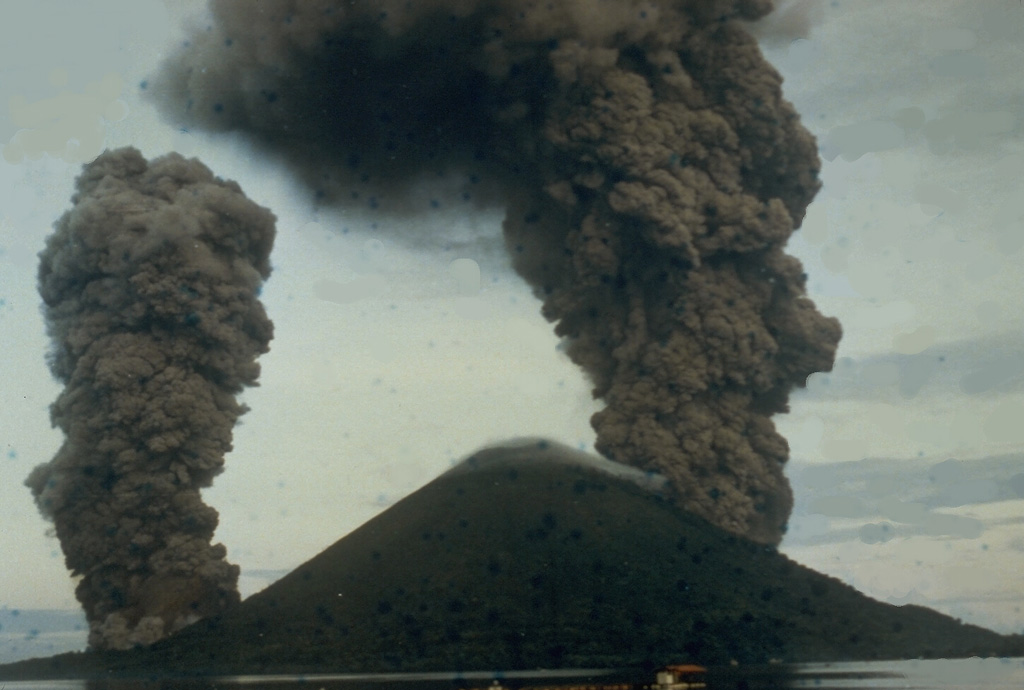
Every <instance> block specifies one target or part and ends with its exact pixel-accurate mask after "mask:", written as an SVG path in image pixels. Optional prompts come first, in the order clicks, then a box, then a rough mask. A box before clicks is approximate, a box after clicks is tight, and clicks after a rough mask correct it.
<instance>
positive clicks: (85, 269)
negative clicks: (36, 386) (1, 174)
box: [26, 148, 275, 649]
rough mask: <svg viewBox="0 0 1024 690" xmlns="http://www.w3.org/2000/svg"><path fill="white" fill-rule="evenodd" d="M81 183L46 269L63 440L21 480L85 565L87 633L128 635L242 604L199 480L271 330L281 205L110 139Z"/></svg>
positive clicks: (251, 380) (144, 636)
mask: <svg viewBox="0 0 1024 690" xmlns="http://www.w3.org/2000/svg"><path fill="white" fill-rule="evenodd" d="M76 189H77V191H76V193H75V195H74V196H73V197H72V201H73V203H74V206H73V208H72V209H71V210H70V211H68V212H67V213H65V214H64V216H63V217H61V218H60V220H59V221H58V222H57V223H56V224H55V232H54V233H53V234H52V235H50V236H49V237H48V238H47V241H46V248H45V250H43V251H42V252H41V253H40V262H41V263H40V267H39V292H40V295H41V296H42V298H43V302H44V313H45V316H46V321H47V329H48V332H49V335H50V337H51V338H52V341H53V349H52V351H51V353H50V358H49V363H50V368H51V370H52V372H53V374H54V375H55V376H56V377H57V378H58V379H59V380H60V381H61V382H63V383H64V384H65V388H64V390H63V392H62V393H61V394H60V396H59V397H58V398H57V401H56V402H54V403H53V405H52V406H51V410H50V412H51V418H52V421H53V424H54V426H58V427H60V429H61V430H62V431H63V432H64V434H65V437H66V438H65V441H64V444H63V445H62V446H61V448H60V450H59V451H58V452H57V454H56V456H55V457H54V458H53V459H52V460H51V461H50V462H49V463H47V464H44V465H40V466H38V467H36V468H35V470H33V472H32V473H31V475H30V476H29V478H28V480H27V481H26V484H27V485H28V486H29V487H30V488H31V489H32V492H33V494H34V495H35V498H36V502H37V504H38V506H39V508H40V510H41V511H42V512H43V514H44V515H45V516H47V517H48V518H50V519H51V520H53V523H54V527H55V531H56V534H57V537H58V538H59V539H60V544H61V548H62V549H63V551H64V556H65V561H66V563H67V566H68V568H69V569H70V570H71V571H72V573H73V574H74V575H76V576H77V577H79V578H80V581H79V583H78V586H77V588H76V595H77V597H78V600H79V601H80V602H81V604H82V606H83V608H84V609H85V613H86V617H87V619H88V621H89V627H90V631H89V645H90V647H92V648H94V649H122V648H127V647H131V646H133V645H136V644H149V643H151V642H154V641H155V640H157V639H159V638H161V637H163V636H165V635H166V634H168V633H170V632H172V631H174V630H176V629H178V628H181V627H183V626H185V625H187V624H189V623H191V622H193V621H195V620H197V619H199V618H202V617H205V616H208V615H210V614H213V613H217V612H220V611H222V610H223V609H224V608H226V607H228V606H230V605H231V604H233V603H235V602H237V601H238V600H239V595H238V588H237V582H238V566H235V565H232V564H230V563H228V562H227V560H226V558H225V557H226V550H225V548H224V546H223V545H221V544H211V540H212V537H213V532H214V528H215V527H216V526H217V511H216V510H214V509H213V508H211V507H210V506H208V505H205V504H204V503H203V501H202V498H201V497H200V489H201V488H203V487H207V486H210V484H211V482H212V480H213V478H214V477H215V476H216V475H217V474H219V473H220V472H221V470H222V469H223V464H224V454H225V453H227V452H228V451H230V450H231V431H232V428H233V427H234V425H235V422H236V420H237V419H238V417H239V415H241V414H242V413H244V412H245V411H246V408H245V406H244V405H241V404H239V403H238V402H237V401H236V400H235V395H236V394H237V393H239V392H240V391H241V390H242V388H243V387H244V386H252V385H255V384H256V378H257V377H258V375H259V365H258V364H257V363H256V358H257V357H258V356H259V355H260V354H262V353H264V352H267V350H268V343H269V341H270V339H271V337H272V333H273V325H272V324H271V322H270V320H269V319H268V318H267V315H266V313H265V312H264V310H263V306H262V305H261V304H260V302H259V300H258V299H257V295H258V292H259V288H260V284H261V283H262V281H263V280H264V279H265V278H266V277H267V276H268V275H269V274H270V263H269V260H268V257H269V254H270V249H271V246H272V245H273V241H274V221H275V218H274V216H273V214H271V213H270V212H269V211H267V210H266V209H264V208H261V207H259V206H257V205H256V204H254V203H253V202H251V201H249V200H248V199H247V198H246V197H245V195H244V194H243V193H242V191H241V189H240V188H239V186H238V185H237V184H235V183H234V182H228V181H223V180H220V179H218V178H215V177H214V176H213V175H212V174H211V172H210V170H209V169H207V168H206V167H205V166H204V165H202V164H201V163H200V162H199V161H198V160H196V159H192V160H186V159H184V158H182V157H181V156H179V155H177V154H170V155H167V156H164V157H162V158H158V159H156V160H154V161H151V162H147V161H146V160H145V159H144V158H143V157H142V155H141V154H140V153H139V152H138V151H136V150H135V149H132V148H125V149H120V150H116V151H108V152H106V153H104V154H102V155H101V156H99V157H98V158H97V159H96V160H95V161H93V162H92V163H90V164H88V165H86V166H85V168H84V170H83V172H82V174H81V175H80V176H79V178H78V180H77V185H76Z"/></svg>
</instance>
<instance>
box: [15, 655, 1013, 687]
mask: <svg viewBox="0 0 1024 690" xmlns="http://www.w3.org/2000/svg"><path fill="white" fill-rule="evenodd" d="M607 673H609V672H606V671H600V670H580V671H576V672H565V671H562V672H558V673H557V674H555V673H551V672H542V671H537V672H508V673H500V672H491V671H486V672H479V673H454V672H452V673H421V674H374V675H311V676H234V677H224V678H214V679H202V680H197V679H189V680H158V681H125V680H120V681H106V680H104V681H84V680H62V681H7V682H0V690H173V689H177V688H181V689H182V690H245V689H247V688H251V689H253V690H321V689H322V690H445V689H447V690H453V689H455V688H482V689H486V688H489V687H492V686H493V685H494V684H495V681H497V684H500V685H501V686H503V687H506V688H523V689H524V690H525V689H526V688H530V687H542V686H548V685H553V684H555V683H561V684H567V685H568V684H575V685H587V684H600V683H602V682H611V681H610V680H607V681H606V680H605V679H606V678H607V679H611V678H612V675H605V674H607ZM617 680H618V678H617ZM650 680H653V678H652V679H650ZM705 680H706V682H707V690H723V689H730V690H731V689H733V688H735V689H740V688H742V689H744V690H757V689H760V688H819V689H820V690H838V689H840V688H916V689H919V690H925V689H927V688H943V689H946V690H949V689H953V688H961V689H963V690H967V689H973V688H978V689H981V690H994V689H996V688H999V689H1006V690H1010V689H1011V688H1012V689H1013V690H1021V689H1022V688H1024V659H958V660H950V661H947V660H937V661H901V662H892V661H885V662H876V663H854V664H851V663H835V664H803V665H794V666H758V667H748V668H739V669H733V668H712V669H710V670H709V671H708V674H707V677H706V679H705ZM638 682H643V679H640V680H639V681H638Z"/></svg>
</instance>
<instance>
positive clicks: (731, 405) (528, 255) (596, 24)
mask: <svg viewBox="0 0 1024 690" xmlns="http://www.w3.org/2000/svg"><path fill="white" fill-rule="evenodd" d="M211 9H212V13H213V18H214V20H213V22H212V23H211V24H210V25H209V26H203V27H201V29H200V30H199V31H197V32H196V33H195V35H194V36H192V38H191V39H190V41H189V42H188V43H187V44H186V45H185V46H184V47H183V48H182V50H181V52H180V54H178V55H177V56H175V57H173V58H172V59H171V60H170V61H169V63H168V64H167V66H166V67H165V68H164V70H163V72H162V73H161V74H160V75H159V77H158V78H157V79H156V80H154V81H153V83H152V84H151V85H147V88H149V89H150V90H151V91H152V92H153V93H154V94H155V96H156V98H157V100H158V101H159V103H160V104H161V106H162V107H163V108H164V110H165V112H166V113H167V114H168V115H169V116H170V117H172V118H173V119H175V120H176V121H177V122H180V123H183V124H186V125H188V126H198V127H203V128H207V129H214V130H242V131H246V132H248V133H249V134H250V135H251V136H252V137H253V139H254V140H256V141H257V142H259V144H260V145H261V146H262V147H264V149H265V150H268V151H271V152H273V154H274V155H279V156H283V157H284V158H285V159H286V160H288V161H289V162H290V163H291V164H292V165H293V166H294V167H295V168H296V169H297V170H298V171H299V174H300V175H301V177H302V178H303V179H304V180H306V181H307V183H308V184H309V185H310V186H311V187H312V188H313V189H314V190H315V191H316V193H317V195H318V196H320V197H322V198H325V199H327V200H334V201H336V202H338V203H342V204H366V203H368V204H370V205H371V206H374V205H380V206H381V207H382V208H385V207H386V208H387V209H388V210H394V209H395V208H397V207H399V206H401V207H402V209H401V210H403V211H413V212H414V211H415V210H416V208H415V204H416V197H415V195H410V190H411V189H413V188H414V187H415V183H416V182H417V181H419V180H422V179H425V178H431V177H436V176H437V175H439V174H451V173H460V174H464V175H465V176H466V177H465V179H466V180H468V181H467V183H466V193H467V194H475V195H477V196H478V197H485V198H486V199H488V200H491V199H493V198H495V197H493V195H492V193H497V194H498V197H497V198H498V199H500V201H501V203H504V204H505V205H506V207H507V209H508V213H507V217H506V220H505V235H506V238H507V243H508V247H509V250H510V252H511V253H512V256H513V261H514V265H515V267H516V269H517V270H518V271H519V273H520V274H521V275H522V276H523V277H524V278H525V279H526V280H527V281H529V283H530V284H531V285H532V286H533V288H534V290H535V292H536V294H537V295H538V296H539V297H540V298H541V299H542V300H543V301H544V306H543V311H544V314H545V315H546V316H547V317H548V318H549V319H551V320H552V321H557V322H558V324H557V327H556V332H557V333H558V334H559V335H561V336H563V337H564V338H566V339H567V341H568V344H569V349H568V351H569V354H570V356H571V357H572V358H573V360H574V361H576V362H577V363H579V364H580V365H581V366H582V367H583V368H584V369H585V370H586V371H587V372H588V374H589V375H590V376H591V378H592V380H593V382H594V384H595V388H594V394H595V396H598V397H601V398H603V399H604V400H605V401H606V402H607V407H606V408H605V409H604V410H603V411H601V412H600V413H598V414H597V415H595V417H594V419H593V425H594V427H595V429H596V431H597V448H598V450H599V451H600V452H601V453H602V454H604V455H605V456H607V457H608V458H611V459H614V460H617V461H620V462H623V463H626V464H630V465H634V466H637V467H640V468H643V469H645V470H654V471H657V472H659V473H661V474H663V475H664V476H666V477H667V478H668V479H669V481H670V482H671V484H672V486H673V490H674V492H675V495H676V497H677V499H678V500H679V501H681V502H682V504H683V505H684V506H685V507H687V508H689V509H690V510H692V511H694V512H696V513H698V514H700V515H702V516H704V517H706V518H708V519H709V520H711V521H712V522H714V523H716V524H718V525H721V526H722V527H725V528H726V529H729V530H732V531H733V532H736V533H738V534H742V535H745V536H747V537H750V538H752V539H755V540H759V541H763V542H766V543H777V542H778V541H779V540H780V539H781V535H782V532H783V530H784V529H785V524H786V521H787V518H788V516H789V513H790V510H791V507H792V496H791V492H790V489H789V485H788V483H787V481H786V479H785V477H784V475H783V464H784V463H785V461H786V459H787V457H788V447H787V444H786V442H785V440H784V439H783V438H782V437H780V436H779V435H778V434H777V433H776V431H775V428H774V425H773V423H772V421H771V419H770V417H771V415H773V414H775V413H778V412H784V411H786V409H787V398H788V395H789V391H790V390H791V389H792V387H793V386H800V385H803V383H804V381H805V379H806V377H807V376H808V375H809V374H810V373H812V372H815V371H820V370H828V369H829V368H830V367H831V365H832V361H833V357H834V352H835V348H836V344H837V342H838V340H839V337H840V328H839V324H838V323H837V322H836V321H835V320H834V319H828V318H825V317H823V316H822V315H821V314H819V313H818V312H817V311H816V310H815V308H814V305H813V303H811V302H810V301H809V300H808V299H807V298H806V296H805V276H804V274H803V273H802V270H801V266H800V264H799V262H798V261H797V260H796V259H794V258H793V257H790V256H788V255H786V254H785V253H784V252H783V246H784V245H785V243H786V240H787V238H788V237H789V235H790V234H791V233H792V231H793V229H794V228H795V227H796V226H797V225H799V223H800V222H801V220H802V219H803V215H804V210H805V208H806V206H807V204H808V203H809V202H810V201H811V198H812V197H813V196H814V194H815V193H816V191H817V189H818V187H819V183H818V179H817V173H818V169H819V160H818V156H817V152H816V147H815V142H814V140H813V138H812V137H811V136H810V134H809V133H808V132H807V131H805V130H804V129H803V128H802V127H801V126H800V123H799V121H798V118H797V116H796V114H795V112H794V111H793V109H792V107H791V106H790V105H789V103H787V102H786V101H784V100H783V99H782V97H781V91H780V83H781V78H780V77H779V75H778V74H777V73H776V72H775V71H774V70H773V69H772V68H771V67H770V66H769V65H768V64H767V63H765V61H764V59H763V58H762V56H761V53H760V51H759V49H758V46H757V44H756V42H755V41H754V40H753V39H752V38H751V37H750V35H749V34H748V33H746V32H745V30H744V29H743V28H742V26H741V24H740V21H737V20H746V21H749V20H754V19H757V18H758V17H760V16H763V15H764V14H766V13H767V12H768V11H769V10H770V9H771V5H770V2H768V0H689V1H687V0H645V1H642V0H559V1H558V2H548V1H547V0H544V1H539V0H417V1H416V2H408V1H407V0H344V1H340V0H335V1H333V2H332V1H328V0H320V1H317V2H314V1H308V2H307V1H303V2H298V1H294V2H290V1H287V0H263V1H261V2H259V3H245V2H234V1H231V0H227V1H217V0H214V1H213V2H212V3H211ZM484 189H486V190H487V193H482V192H481V191H480V190H484ZM403 199H404V200H405V201H402V200H403ZM423 208H424V210H426V207H425V206H424V207H423Z"/></svg>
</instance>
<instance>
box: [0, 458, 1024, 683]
mask: <svg viewBox="0 0 1024 690" xmlns="http://www.w3.org/2000/svg"><path fill="white" fill-rule="evenodd" d="M658 486H659V484H658V480H657V477H655V476H651V475H647V474H644V473H642V472H639V471H638V470H634V469H631V468H626V467H623V466H621V465H616V464H614V463H611V462H609V461H607V460H604V459H602V458H598V457H597V456H593V455H589V454H586V453H582V452H580V451H575V450H571V449H569V448H566V447H564V446H561V445H559V444H555V443H552V442H548V441H538V440H533V441H529V442H523V441H520V442H514V443H510V444H507V445H504V446H499V447H494V448H488V449H484V450H482V451H479V452H478V453H476V454H475V455H473V456H471V457H470V458H469V459H467V460H465V461H464V462H463V463H461V464H460V465H457V466H456V467H455V468H453V469H452V470H449V471H448V472H446V473H445V474H443V475H441V476H440V477H438V478H437V479H435V480H434V481H432V482H430V483H428V484H427V485H425V486H424V487H422V488H421V489H419V490H418V491H416V492H414V493H412V494H411V495H409V496H407V497H406V498H404V499H402V500H401V501H399V502H398V503H396V504H395V505H393V506H392V507H390V508H388V509H387V510H385V511H384V512H383V513H381V514H379V515H378V516H376V517H375V518H373V519H371V520H370V521H368V522H367V523H365V524H364V525H363V526H361V527H360V528H358V529H356V530H355V531H353V532H352V533H351V534H349V535H347V536H345V537H344V538H342V539H341V540H339V541H338V542H336V543H335V544H334V545H333V546H331V547H329V548H328V549H326V550H325V551H323V552H322V553H321V554H319V555H318V556H316V557H314V558H312V559H311V560H309V561H307V562H306V563H304V564H302V565H301V566H299V567H298V568H296V569H295V570H294V571H292V572H291V573H289V574H288V575H286V576H285V577H283V578H281V579H280V580H279V581H277V582H276V583H274V584H273V585H271V586H269V587H267V588H266V589H264V590H263V591H261V592H258V593H257V594H255V595H253V596H251V597H249V598H248V599H246V600H245V601H243V602H242V603H241V604H240V605H239V606H237V607H236V608H234V609H232V610H231V611H228V612H226V613H225V614H224V615H222V616H220V617H217V618H212V619H207V620H204V621H200V622H199V623H197V624H195V625H193V626H190V627H189V628H186V629H185V630H182V631H181V632H180V633H178V634H177V635H174V636H172V637H171V638H168V639H166V640H163V641H161V642H158V643H157V644H155V645H153V646H152V647H151V648H148V649H138V650H132V651H127V652H107V653H102V654H101V653H90V652H84V653H83V652H79V653H70V654H62V655H58V656H55V657H50V658H46V659H35V660H28V661H22V662H18V663H14V664H9V665H6V666H0V679H16V678H20V679H30V678H56V677H91V676H100V675H111V674H112V675H125V676H131V675H147V676H153V675H197V674H198V675H207V674H217V675H223V674H239V673H245V674H253V673H318V672H319V673H323V672H334V673H338V672H398V671H410V672H411V671H448V670H453V669H456V670H458V669H461V670H467V671H468V670H474V669H505V670H518V669H537V668H626V667H634V668H649V667H652V666H659V665H662V664H666V663H675V662H684V661H685V662H695V663H701V664H704V665H717V664H727V663H729V662H730V661H732V660H736V661H739V662H740V663H743V664H752V663H764V662H767V661H769V660H772V659H777V660H781V661H784V662H814V661H846V660H848V661H855V660H869V659H900V658H919V657H920V658H940V657H945V658H957V657H968V656H1024V637H1022V636H1020V635H1000V634H997V633H995V632H993V631H990V630H986V629H984V628H981V627H978V626H973V625H966V624H964V623H961V622H960V621H957V620H955V619H952V618H950V617H948V616H944V615H942V614H939V613H937V612H935V611H932V610H930V609H926V608H923V607H920V606H914V605H905V606H901V607H899V606H893V605H890V604H885V603H881V602H878V601H875V600H873V599H870V598H868V597H866V596H864V595H863V594H861V593H859V592H858V591H856V590H855V589H853V588H852V587H850V586H848V585H846V584H844V583H842V582H840V581H838V580H836V579H835V578H832V577H828V576H825V575H822V574H820V573H817V572H815V571H813V570H810V569H809V568H806V567H804V566H801V565H799V564H797V563H795V562H794V561H792V560H790V559H789V558H787V557H786V556H784V555H782V554H780V553H778V552H777V551H776V550H775V549H774V548H772V547H765V546H763V545H759V544H754V543H752V542H748V541H746V540H744V539H741V538H739V537H736V536H734V535H731V534H729V533H727V532H724V531H722V530H720V529H718V528H716V527H714V526H712V525H710V524H709V523H707V522H705V521H704V520H702V519H700V518H698V517H696V516H694V515H692V514H690V513H687V512H685V511H683V510H681V509H679V508H678V507H677V506H675V505H674V504H673V503H671V502H670V501H669V500H667V499H666V498H664V497H663V496H662V495H661V494H660V492H659V491H658Z"/></svg>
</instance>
